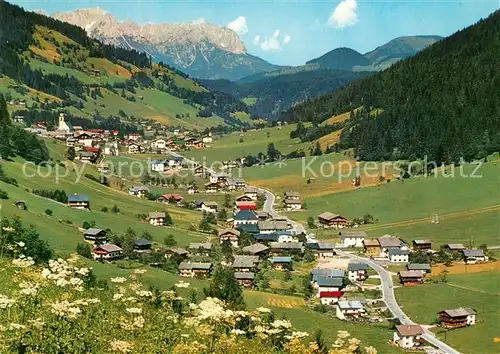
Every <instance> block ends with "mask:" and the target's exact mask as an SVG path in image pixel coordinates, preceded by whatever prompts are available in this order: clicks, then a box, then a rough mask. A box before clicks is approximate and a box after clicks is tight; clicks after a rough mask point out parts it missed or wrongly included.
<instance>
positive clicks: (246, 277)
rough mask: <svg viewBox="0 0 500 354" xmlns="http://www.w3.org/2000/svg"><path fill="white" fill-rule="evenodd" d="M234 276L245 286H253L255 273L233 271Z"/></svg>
mask: <svg viewBox="0 0 500 354" xmlns="http://www.w3.org/2000/svg"><path fill="white" fill-rule="evenodd" d="M234 278H235V279H236V282H237V283H238V284H239V285H241V286H243V287H245V288H251V287H252V286H253V281H254V279H255V273H253V272H234Z"/></svg>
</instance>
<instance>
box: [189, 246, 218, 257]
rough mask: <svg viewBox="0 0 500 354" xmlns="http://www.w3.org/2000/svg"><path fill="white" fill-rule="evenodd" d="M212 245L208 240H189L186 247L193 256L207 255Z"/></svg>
mask: <svg viewBox="0 0 500 354" xmlns="http://www.w3.org/2000/svg"><path fill="white" fill-rule="evenodd" d="M212 247H213V245H212V244H211V243H210V242H205V243H198V242H191V243H190V244H189V247H188V249H189V251H190V252H191V253H192V254H194V255H195V256H204V257H209V256H210V253H211V252H212Z"/></svg>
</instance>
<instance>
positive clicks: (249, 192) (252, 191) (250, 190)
mask: <svg viewBox="0 0 500 354" xmlns="http://www.w3.org/2000/svg"><path fill="white" fill-rule="evenodd" d="M245 195H246V196H247V197H249V198H251V199H252V200H257V196H258V195H259V191H258V190H257V188H254V187H246V188H245Z"/></svg>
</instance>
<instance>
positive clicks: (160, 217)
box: [148, 211, 167, 226]
mask: <svg viewBox="0 0 500 354" xmlns="http://www.w3.org/2000/svg"><path fill="white" fill-rule="evenodd" d="M166 216H167V214H166V213H164V212H161V211H152V212H150V213H149V214H148V222H149V223H150V224H151V225H154V226H163V225H165V218H166Z"/></svg>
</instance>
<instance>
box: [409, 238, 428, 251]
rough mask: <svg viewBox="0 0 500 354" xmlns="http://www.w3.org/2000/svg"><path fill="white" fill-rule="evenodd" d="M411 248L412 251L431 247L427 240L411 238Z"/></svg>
mask: <svg viewBox="0 0 500 354" xmlns="http://www.w3.org/2000/svg"><path fill="white" fill-rule="evenodd" d="M412 248H413V250H414V251H418V250H420V251H428V250H430V249H432V243H431V241H429V240H413V241H412Z"/></svg>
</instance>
